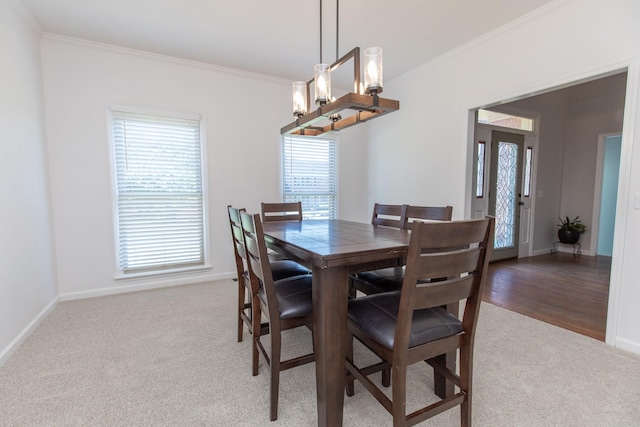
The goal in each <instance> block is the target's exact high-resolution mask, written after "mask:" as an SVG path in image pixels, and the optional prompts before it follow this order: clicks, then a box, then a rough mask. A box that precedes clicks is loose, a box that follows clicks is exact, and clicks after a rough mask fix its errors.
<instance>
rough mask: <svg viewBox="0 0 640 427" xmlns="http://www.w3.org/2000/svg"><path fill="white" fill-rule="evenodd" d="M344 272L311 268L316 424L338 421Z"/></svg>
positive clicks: (344, 325)
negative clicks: (316, 405) (316, 399)
mask: <svg viewBox="0 0 640 427" xmlns="http://www.w3.org/2000/svg"><path fill="white" fill-rule="evenodd" d="M347 293H348V274H347V270H346V269H345V268H325V269H321V268H317V267H314V268H313V336H314V344H315V353H316V388H317V396H318V426H330V427H339V426H341V425H342V413H343V405H344V387H345V366H344V365H345V355H346V337H347Z"/></svg>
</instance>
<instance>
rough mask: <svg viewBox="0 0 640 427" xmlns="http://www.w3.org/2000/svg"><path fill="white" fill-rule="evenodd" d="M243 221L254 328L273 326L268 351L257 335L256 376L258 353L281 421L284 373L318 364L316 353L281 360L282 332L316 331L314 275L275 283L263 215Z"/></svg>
mask: <svg viewBox="0 0 640 427" xmlns="http://www.w3.org/2000/svg"><path fill="white" fill-rule="evenodd" d="M240 219H241V222H242V229H243V232H244V240H245V244H246V248H247V260H248V263H249V272H250V278H251V285H252V289H257V290H258V291H257V292H255V293H254V294H253V312H254V317H253V328H254V330H256V329H258V328H259V327H260V319H261V317H262V316H264V317H265V318H266V319H267V320H268V322H269V339H270V346H269V350H268V351H267V349H266V348H265V347H264V345H263V344H262V341H261V334H253V342H252V350H253V375H257V374H258V358H259V355H258V353H261V354H262V355H263V356H264V359H265V362H266V363H267V364H268V365H269V368H270V375H271V387H270V396H271V400H270V402H271V404H270V407H271V410H270V412H271V414H270V418H271V420H272V421H273V420H276V419H277V418H278V390H279V384H280V372H281V371H283V370H286V369H290V368H293V367H296V366H300V365H303V364H306V363H310V362H313V361H314V360H315V355H314V353H310V354H306V355H303V356H300V357H296V358H293V359H289V360H281V346H282V342H281V339H282V336H281V332H282V331H284V330H287V329H293V328H297V327H300V326H306V327H308V328H309V329H311V330H313V329H312V327H313V302H312V294H311V290H312V287H311V286H312V284H311V274H305V275H302V276H295V277H289V278H286V279H282V280H278V281H274V280H273V274H272V272H271V266H270V264H269V261H268V255H267V245H266V243H265V240H264V233H263V231H262V223H261V221H260V215H258V214H255V215H250V214H247V213H246V212H240Z"/></svg>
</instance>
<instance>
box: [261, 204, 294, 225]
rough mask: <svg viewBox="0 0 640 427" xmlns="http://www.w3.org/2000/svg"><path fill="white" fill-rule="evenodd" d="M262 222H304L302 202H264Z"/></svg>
mask: <svg viewBox="0 0 640 427" xmlns="http://www.w3.org/2000/svg"><path fill="white" fill-rule="evenodd" d="M262 221H264V222H274V221H302V202H290V203H264V202H262Z"/></svg>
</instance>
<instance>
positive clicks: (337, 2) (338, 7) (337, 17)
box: [336, 0, 340, 62]
mask: <svg viewBox="0 0 640 427" xmlns="http://www.w3.org/2000/svg"><path fill="white" fill-rule="evenodd" d="M339 19H340V0H336V62H338V58H339V57H338V40H340V37H339V34H338V31H339V29H340V26H339V25H338V23H339Z"/></svg>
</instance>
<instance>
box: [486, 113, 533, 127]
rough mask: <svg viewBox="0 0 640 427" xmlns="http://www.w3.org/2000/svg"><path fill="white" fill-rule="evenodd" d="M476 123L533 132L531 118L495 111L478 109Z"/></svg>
mask: <svg viewBox="0 0 640 427" xmlns="http://www.w3.org/2000/svg"><path fill="white" fill-rule="evenodd" d="M478 123H480V124H485V125H493V126H501V127H505V128H510V129H518V130H526V131H528V132H533V119H531V118H528V117H521V116H516V115H513V114H504V113H498V112H496V111H489V110H482V109H480V110H478Z"/></svg>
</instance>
